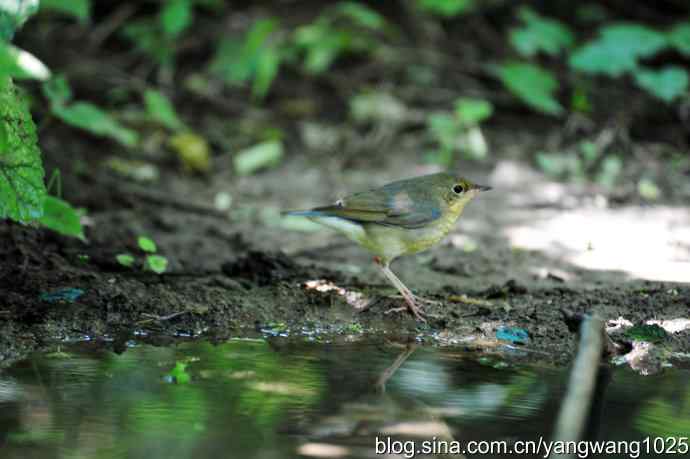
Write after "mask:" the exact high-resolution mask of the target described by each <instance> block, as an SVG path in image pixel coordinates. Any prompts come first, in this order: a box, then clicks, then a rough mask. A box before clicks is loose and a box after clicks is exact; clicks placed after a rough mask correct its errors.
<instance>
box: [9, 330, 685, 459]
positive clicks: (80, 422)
mask: <svg viewBox="0 0 690 459" xmlns="http://www.w3.org/2000/svg"><path fill="white" fill-rule="evenodd" d="M62 351H63V352H65V353H67V354H68V355H62V354H58V355H49V356H47V355H37V356H35V357H34V358H32V359H29V360H26V361H23V362H20V363H19V364H17V365H15V366H14V367H13V368H10V369H8V370H6V371H5V372H3V373H2V374H0V457H2V458H6V459H14V458H22V459H24V458H146V459H156V458H166V459H168V458H172V459H174V458H226V457H233V458H234V457H237V458H269V459H270V458H283V457H299V456H300V454H303V455H305V456H311V457H384V456H381V455H379V456H377V455H376V448H377V443H376V441H377V436H378V440H379V443H378V448H379V452H381V451H383V448H384V447H391V448H392V447H396V446H397V448H398V451H399V452H400V453H401V455H400V456H393V457H405V456H407V457H410V456H411V454H407V453H410V452H411V451H412V450H411V449H406V448H412V447H414V448H420V447H422V441H423V440H430V439H432V438H436V439H437V442H436V444H429V445H427V447H431V448H434V447H435V448H437V449H443V448H450V447H451V443H448V442H450V441H457V442H459V443H458V444H457V445H456V447H457V446H458V445H463V444H465V442H468V441H470V440H474V441H479V440H488V441H491V440H501V441H503V440H505V441H506V442H507V444H512V445H515V442H516V441H519V440H534V441H538V439H539V437H543V438H544V439H545V440H548V439H549V437H550V434H551V431H552V426H553V424H554V422H555V419H556V415H557V411H558V407H559V402H560V400H561V397H562V396H563V393H564V390H565V385H566V382H567V378H568V374H567V369H553V368H540V367H534V366H514V365H512V364H509V363H506V362H504V361H502V360H501V359H500V357H483V358H479V357H477V356H476V355H475V354H467V353H463V352H461V351H452V350H448V349H444V350H439V349H435V348H430V347H419V348H405V347H404V346H394V345H387V346H383V345H372V344H339V345H329V344H316V343H306V344H305V343H300V344H296V343H292V342H290V341H288V340H284V339H272V340H269V341H265V340H233V341H229V342H226V343H223V344H210V343H207V342H185V343H182V344H178V345H175V346H171V347H153V346H149V345H144V344H132V346H130V347H129V348H128V349H127V350H126V352H124V353H122V354H119V355H118V354H115V353H112V352H110V351H107V350H104V349H103V348H102V347H100V346H97V345H96V344H94V343H88V342H85V343H78V344H74V345H70V346H68V347H63V348H62ZM398 365H399V367H398V368H397V371H395V369H396V367H397V366H398ZM386 378H388V379H386ZM601 382H602V383H601V385H600V389H601V390H600V391H599V397H598V399H597V402H596V403H595V408H594V412H595V414H594V416H593V421H592V422H591V423H590V426H589V434H588V435H589V438H590V439H598V440H638V441H642V440H643V439H644V438H645V437H652V441H654V438H655V437H663V438H664V440H663V441H664V442H667V446H669V445H670V443H669V440H667V438H671V437H682V436H684V437H687V436H688V434H689V433H690V372H688V371H687V370H673V369H670V370H666V371H664V372H663V373H662V374H660V375H656V376H647V377H643V376H639V375H637V374H634V373H632V372H631V371H630V370H626V369H623V368H618V369H613V370H612V371H610V372H606V373H605V374H604V375H602V381H601ZM412 440H415V443H411V441H412ZM394 441H398V442H399V443H397V444H394V443H393V442H394ZM385 442H388V443H387V445H386V446H384V444H385ZM443 442H446V443H445V446H443ZM657 444H660V443H659V442H657ZM652 445H653V443H652ZM477 446H481V445H477ZM677 446H680V445H677ZM645 456H649V455H645V454H643V453H640V457H645ZM680 456H682V455H680ZM420 457H421V456H420ZM425 457H435V456H425ZM437 457H449V456H437ZM482 457H513V456H511V455H502V456H501V455H498V454H487V455H484V456H482ZM522 457H530V456H529V455H527V456H522ZM532 457H536V456H532ZM607 457H626V456H624V455H620V456H607ZM633 457H634V456H633ZM675 457H679V456H675Z"/></svg>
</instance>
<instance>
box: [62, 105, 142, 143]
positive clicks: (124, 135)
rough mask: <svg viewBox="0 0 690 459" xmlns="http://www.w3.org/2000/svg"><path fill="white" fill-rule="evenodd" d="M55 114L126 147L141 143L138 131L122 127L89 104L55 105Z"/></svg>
mask: <svg viewBox="0 0 690 459" xmlns="http://www.w3.org/2000/svg"><path fill="white" fill-rule="evenodd" d="M52 110H53V114H55V116H57V117H58V118H60V119H61V120H62V121H64V122H65V123H67V124H69V125H71V126H75V127H78V128H81V129H84V130H86V131H89V132H91V133H92V134H95V135H98V136H103V137H110V138H113V139H115V140H117V141H118V142H120V143H121V144H122V145H124V146H125V147H134V146H136V144H137V142H138V141H139V135H138V134H137V132H136V131H133V130H131V129H129V128H126V127H124V126H123V125H121V124H120V123H119V122H118V121H117V120H115V118H113V117H112V116H110V115H109V114H108V113H106V112H104V111H103V110H101V109H100V108H99V107H97V106H96V105H94V104H91V103H89V102H75V103H73V104H70V105H59V104H58V105H54V106H53V107H52Z"/></svg>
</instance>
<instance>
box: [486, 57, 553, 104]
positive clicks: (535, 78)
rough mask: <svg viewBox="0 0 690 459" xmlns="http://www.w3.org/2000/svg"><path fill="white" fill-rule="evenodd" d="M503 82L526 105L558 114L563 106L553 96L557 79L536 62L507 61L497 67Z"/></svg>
mask: <svg viewBox="0 0 690 459" xmlns="http://www.w3.org/2000/svg"><path fill="white" fill-rule="evenodd" d="M497 74H498V77H499V79H500V80H501V81H502V82H503V84H504V85H505V86H506V88H508V90H510V91H511V92H512V93H513V94H515V95H516V96H517V97H519V98H520V99H522V101H523V102H525V103H526V104H527V105H529V106H531V107H532V108H535V109H536V110H538V111H540V112H542V113H546V114H549V115H560V114H561V113H563V107H562V106H561V105H560V104H559V103H558V101H557V100H556V98H555V97H554V92H555V91H556V90H557V89H558V81H557V80H556V78H555V77H554V76H553V74H552V73H551V72H549V71H548V70H545V69H543V68H541V67H539V66H538V65H536V64H529V63H523V62H507V63H504V64H502V65H500V66H499V67H498V70H497Z"/></svg>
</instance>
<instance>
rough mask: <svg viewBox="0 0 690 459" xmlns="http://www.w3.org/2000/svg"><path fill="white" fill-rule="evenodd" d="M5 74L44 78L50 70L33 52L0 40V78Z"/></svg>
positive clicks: (48, 76)
mask: <svg viewBox="0 0 690 459" xmlns="http://www.w3.org/2000/svg"><path fill="white" fill-rule="evenodd" d="M7 76H10V77H14V78H18V79H22V78H32V79H36V80H46V79H48V78H50V70H48V68H47V67H46V66H45V65H43V63H42V62H41V61H39V60H38V59H37V58H36V57H35V56H34V55H33V54H31V53H29V52H27V51H24V50H23V49H19V48H17V47H15V46H12V45H10V44H9V43H3V42H2V41H0V78H2V77H7Z"/></svg>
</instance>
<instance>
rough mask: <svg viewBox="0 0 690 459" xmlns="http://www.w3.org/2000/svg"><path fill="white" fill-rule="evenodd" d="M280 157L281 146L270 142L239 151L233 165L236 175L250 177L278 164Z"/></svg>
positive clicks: (281, 152) (276, 142)
mask: <svg viewBox="0 0 690 459" xmlns="http://www.w3.org/2000/svg"><path fill="white" fill-rule="evenodd" d="M282 157H283V144H282V143H281V142H279V141H277V140H271V141H268V142H262V143H259V144H257V145H254V146H253V147H250V148H247V149H245V150H242V151H240V152H239V153H237V154H236V155H235V157H234V158H233V163H234V166H235V171H236V172H237V175H250V174H253V173H254V172H256V171H258V170H260V169H263V168H266V167H272V166H275V165H277V164H279V163H280V160H281V159H282Z"/></svg>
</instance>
